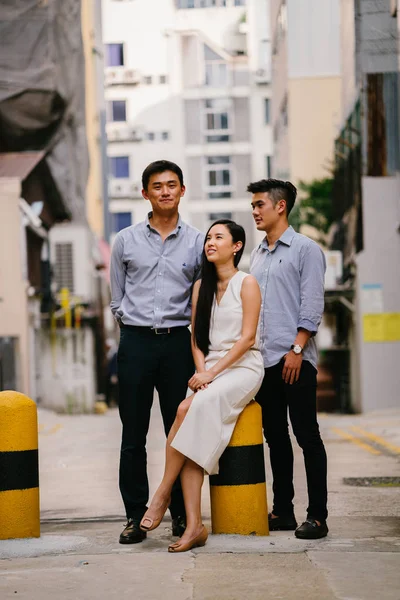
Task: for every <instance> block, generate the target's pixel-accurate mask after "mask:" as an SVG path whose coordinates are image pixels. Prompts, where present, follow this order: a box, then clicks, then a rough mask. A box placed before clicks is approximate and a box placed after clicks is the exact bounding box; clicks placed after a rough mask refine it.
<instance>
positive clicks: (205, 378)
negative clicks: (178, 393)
mask: <svg viewBox="0 0 400 600" xmlns="http://www.w3.org/2000/svg"><path fill="white" fill-rule="evenodd" d="M213 379H214V376H213V375H212V374H211V373H210V371H203V373H195V374H194V375H193V377H192V378H191V379H189V383H188V385H189V387H190V389H191V390H192V391H193V392H197V391H198V390H204V389H205V388H206V387H208V384H209V383H211V381H212V380H213Z"/></svg>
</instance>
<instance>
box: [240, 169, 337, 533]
mask: <svg viewBox="0 0 400 600" xmlns="http://www.w3.org/2000/svg"><path fill="white" fill-rule="evenodd" d="M247 191H248V192H250V193H251V194H252V195H253V197H252V203H251V205H252V209H253V217H254V220H255V223H256V227H257V229H258V230H259V231H264V232H265V234H266V235H265V238H264V240H263V241H262V242H261V244H260V245H259V246H258V247H257V248H256V249H255V250H254V251H253V253H252V256H251V266H250V271H251V273H252V274H253V275H254V276H255V277H256V278H257V280H258V283H259V285H260V288H261V294H262V305H261V313H260V327H261V331H260V333H261V342H262V353H263V358H264V367H265V376H264V380H263V384H262V386H261V389H260V391H259V392H258V394H257V398H256V399H257V401H258V402H259V404H260V405H261V407H262V414H263V428H264V435H265V439H266V441H267V444H268V446H269V450H270V459H271V468H272V474H273V493H274V502H273V509H272V512H271V513H270V514H269V515H268V520H269V527H270V530H272V531H276V530H295V536H296V537H298V538H301V539H317V538H322V537H325V536H326V535H327V533H328V526H327V524H326V518H327V515H328V512H327V460H326V452H325V448H324V444H323V442H322V439H321V436H320V433H319V426H318V422H317V412H316V389H317V347H316V343H315V338H314V336H315V334H316V333H317V331H318V326H319V324H320V322H321V318H322V313H323V309H324V275H325V257H324V254H323V252H322V250H321V249H320V247H319V246H318V244H316V243H315V242H314V241H312V240H311V239H309V238H307V237H306V236H304V235H301V234H299V233H297V232H296V231H295V230H294V229H293V228H292V227H290V226H289V222H288V215H289V213H290V211H291V209H292V208H293V205H294V203H295V200H296V195H297V190H296V188H295V187H294V186H293V185H292V184H291V183H290V182H289V181H280V180H276V179H267V180H265V179H263V180H261V181H258V182H255V183H251V184H250V185H249V186H248V188H247ZM288 410H289V416H290V421H291V424H292V428H293V433H294V435H295V437H296V439H297V442H298V444H299V446H300V447H301V448H302V450H303V455H304V462H305V468H306V476H307V489H308V500H309V504H308V508H307V518H306V520H305V521H304V523H303V524H302V525H300V527H297V523H296V519H295V516H294V509H293V497H294V488H293V449H292V444H291V441H290V436H289V429H288Z"/></svg>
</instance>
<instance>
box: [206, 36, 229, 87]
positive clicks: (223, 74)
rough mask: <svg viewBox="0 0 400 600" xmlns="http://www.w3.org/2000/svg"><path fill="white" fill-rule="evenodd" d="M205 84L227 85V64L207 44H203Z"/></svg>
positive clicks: (214, 85)
mask: <svg viewBox="0 0 400 600" xmlns="http://www.w3.org/2000/svg"><path fill="white" fill-rule="evenodd" d="M204 61H205V74H206V81H205V84H206V85H208V86H210V87H225V86H227V85H228V65H227V64H226V62H225V61H224V59H223V58H222V57H221V56H219V54H217V53H216V52H214V50H211V48H210V47H209V46H207V45H206V44H204Z"/></svg>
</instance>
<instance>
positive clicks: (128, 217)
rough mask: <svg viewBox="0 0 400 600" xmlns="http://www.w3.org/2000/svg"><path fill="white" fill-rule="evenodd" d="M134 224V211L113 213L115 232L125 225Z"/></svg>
mask: <svg viewBox="0 0 400 600" xmlns="http://www.w3.org/2000/svg"><path fill="white" fill-rule="evenodd" d="M131 225H132V213H130V212H118V213H113V232H114V233H118V231H121V229H125V227H130V226H131Z"/></svg>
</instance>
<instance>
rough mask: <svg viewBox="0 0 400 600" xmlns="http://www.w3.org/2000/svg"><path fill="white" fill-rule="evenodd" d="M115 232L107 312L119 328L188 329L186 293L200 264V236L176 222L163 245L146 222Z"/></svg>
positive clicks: (201, 235)
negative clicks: (134, 326)
mask: <svg viewBox="0 0 400 600" xmlns="http://www.w3.org/2000/svg"><path fill="white" fill-rule="evenodd" d="M150 217H151V213H149V215H148V216H147V218H146V220H145V221H143V222H142V223H138V224H137V225H132V226H131V227H127V228H126V229H122V231H120V232H119V233H118V234H117V236H116V238H115V241H114V244H113V249H112V255H111V269H110V280H111V297H112V300H111V311H112V313H113V315H114V317H115V318H116V320H117V321H119V322H122V323H123V324H124V325H136V326H139V327H154V328H164V327H181V326H187V325H189V324H190V318H191V293H192V287H193V283H194V281H195V280H196V279H197V277H198V275H199V271H200V265H201V255H202V252H203V245H204V234H202V233H200V231H198V230H197V229H195V228H194V227H191V226H190V225H188V224H187V223H184V222H183V221H182V219H181V217H179V219H178V224H177V227H176V229H175V230H174V231H173V232H172V233H170V234H169V235H168V237H167V238H166V239H165V240H164V242H163V241H162V239H161V236H160V234H159V233H158V231H156V230H155V229H154V228H153V227H152V226H151V224H150V220H149V218H150Z"/></svg>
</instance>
